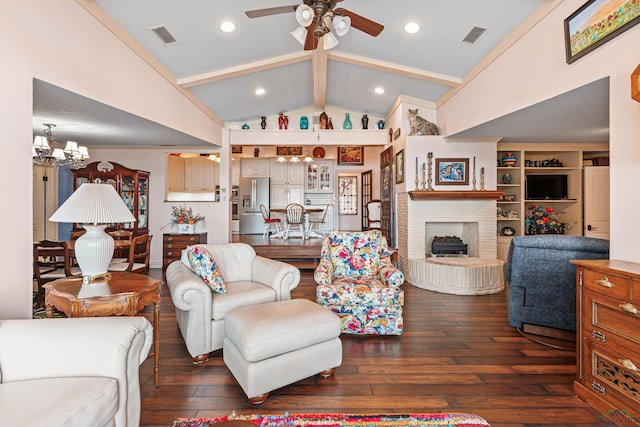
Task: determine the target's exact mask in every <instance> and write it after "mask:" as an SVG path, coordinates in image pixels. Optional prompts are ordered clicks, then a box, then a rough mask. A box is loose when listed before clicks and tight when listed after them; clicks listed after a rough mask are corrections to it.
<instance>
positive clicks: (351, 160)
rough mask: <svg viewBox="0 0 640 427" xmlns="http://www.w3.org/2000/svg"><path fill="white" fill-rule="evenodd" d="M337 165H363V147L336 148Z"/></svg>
mask: <svg viewBox="0 0 640 427" xmlns="http://www.w3.org/2000/svg"><path fill="white" fill-rule="evenodd" d="M338 164H339V165H362V164H364V147H338Z"/></svg>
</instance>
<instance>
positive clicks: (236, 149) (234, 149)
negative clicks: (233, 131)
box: [231, 145, 242, 154]
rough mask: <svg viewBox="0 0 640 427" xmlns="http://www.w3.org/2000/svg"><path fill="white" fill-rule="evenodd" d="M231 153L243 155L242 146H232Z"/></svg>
mask: <svg viewBox="0 0 640 427" xmlns="http://www.w3.org/2000/svg"><path fill="white" fill-rule="evenodd" d="M231 153H233V154H242V145H232V146H231Z"/></svg>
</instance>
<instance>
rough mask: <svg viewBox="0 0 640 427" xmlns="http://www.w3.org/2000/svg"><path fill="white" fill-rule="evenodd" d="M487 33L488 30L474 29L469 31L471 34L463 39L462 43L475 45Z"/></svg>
mask: <svg viewBox="0 0 640 427" xmlns="http://www.w3.org/2000/svg"><path fill="white" fill-rule="evenodd" d="M485 31H487V29H486V28H480V27H473V28H472V29H471V31H469V34H467V36H466V37H465V38H464V39H462V41H463V42H465V43H469V44H474V43H475V42H477V41H478V39H479V38H480V36H481V35H482V34H484V32H485Z"/></svg>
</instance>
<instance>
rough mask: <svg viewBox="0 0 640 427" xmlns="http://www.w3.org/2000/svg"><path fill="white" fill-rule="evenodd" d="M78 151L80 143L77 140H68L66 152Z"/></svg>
mask: <svg viewBox="0 0 640 427" xmlns="http://www.w3.org/2000/svg"><path fill="white" fill-rule="evenodd" d="M76 151H78V143H77V142H75V141H67V145H66V146H65V147H64V152H65V153H69V154H74V153H75V152H76Z"/></svg>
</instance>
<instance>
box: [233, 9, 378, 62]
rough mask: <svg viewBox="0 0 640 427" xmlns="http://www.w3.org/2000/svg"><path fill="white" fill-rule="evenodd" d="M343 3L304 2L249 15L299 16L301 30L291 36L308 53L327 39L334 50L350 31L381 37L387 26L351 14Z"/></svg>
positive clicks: (254, 16)
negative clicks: (342, 5)
mask: <svg viewBox="0 0 640 427" xmlns="http://www.w3.org/2000/svg"><path fill="white" fill-rule="evenodd" d="M341 1H342V0H303V2H302V4H294V5H289V6H278V7H270V8H265V9H256V10H248V11H246V12H245V14H246V15H247V16H248V17H249V18H260V17H263V16H271V15H278V14H281V13H291V12H295V14H296V20H297V21H298V24H300V27H298V28H297V29H295V30H294V31H292V32H291V35H292V36H293V37H295V38H296V39H297V40H298V41H299V42H300V43H301V44H302V45H304V49H305V50H313V49H315V48H317V47H318V41H319V40H320V39H321V38H323V37H324V49H327V50H328V49H331V48H332V47H334V46H335V45H337V44H338V39H337V38H336V37H335V35H334V34H333V33H332V31H331V29H332V28H333V31H334V32H335V33H336V34H337V35H338V36H343V35H345V34H346V33H347V31H349V28H350V27H353V28H355V29H357V30H360V31H362V32H365V33H367V34H369V35H371V36H374V37H375V36H377V35H378V34H380V32H381V31H382V30H383V29H384V26H383V25H381V24H378V23H377V22H374V21H372V20H370V19H367V18H365V17H363V16H360V15H358V14H357V13H354V12H351V11H350V10H347V9H343V8H341V7H339V8H336V7H335V6H336V4H337V3H340V2H341Z"/></svg>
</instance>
